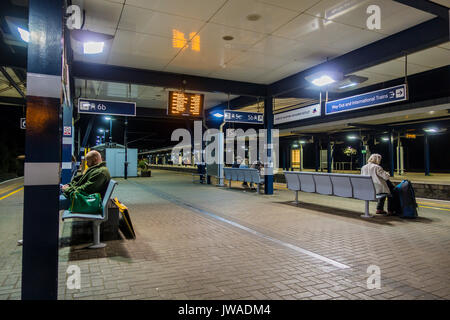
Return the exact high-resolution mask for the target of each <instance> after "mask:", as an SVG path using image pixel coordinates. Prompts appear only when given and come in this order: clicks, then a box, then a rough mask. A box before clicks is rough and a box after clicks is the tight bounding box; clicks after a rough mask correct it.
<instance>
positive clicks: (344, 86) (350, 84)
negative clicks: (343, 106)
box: [339, 82, 357, 89]
mask: <svg viewBox="0 0 450 320" xmlns="http://www.w3.org/2000/svg"><path fill="white" fill-rule="evenodd" d="M356 85H357V83H355V82H352V83H349V84H346V85H343V86H341V87H339V89H345V88H349V87H353V86H356Z"/></svg>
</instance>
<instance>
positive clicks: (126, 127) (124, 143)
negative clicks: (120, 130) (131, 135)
mask: <svg viewBox="0 0 450 320" xmlns="http://www.w3.org/2000/svg"><path fill="white" fill-rule="evenodd" d="M123 140H124V141H123V145H124V146H125V162H124V166H123V170H124V173H123V175H124V178H125V180H126V179H127V178H128V117H125V132H124V137H123Z"/></svg>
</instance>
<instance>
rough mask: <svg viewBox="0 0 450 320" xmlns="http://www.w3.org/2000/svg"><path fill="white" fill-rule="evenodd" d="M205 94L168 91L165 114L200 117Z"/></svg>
mask: <svg viewBox="0 0 450 320" xmlns="http://www.w3.org/2000/svg"><path fill="white" fill-rule="evenodd" d="M204 99H205V95H203V94H197V93H187V92H179V91H169V105H168V106H167V114H168V115H170V116H185V117H201V116H202V115H203V102H204Z"/></svg>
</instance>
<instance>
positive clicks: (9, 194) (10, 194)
mask: <svg viewBox="0 0 450 320" xmlns="http://www.w3.org/2000/svg"><path fill="white" fill-rule="evenodd" d="M22 189H23V187H22V188H20V189H17V190H15V191H13V192H11V193H8V194H7V195H6V196H3V197H1V198H0V200H3V199H5V198H8V197H9V196H12V195H13V194H14V193H17V192H19V191H20V190H22Z"/></svg>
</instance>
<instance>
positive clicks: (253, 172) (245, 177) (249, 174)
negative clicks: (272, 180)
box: [223, 168, 264, 193]
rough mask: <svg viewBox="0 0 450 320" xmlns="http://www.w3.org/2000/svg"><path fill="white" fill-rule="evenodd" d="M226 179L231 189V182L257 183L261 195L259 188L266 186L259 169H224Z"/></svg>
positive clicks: (257, 189)
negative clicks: (262, 185)
mask: <svg viewBox="0 0 450 320" xmlns="http://www.w3.org/2000/svg"><path fill="white" fill-rule="evenodd" d="M223 174H224V177H225V179H227V180H228V187H229V188H231V181H242V182H247V183H255V184H256V191H257V193H259V186H260V185H261V184H264V178H261V175H260V173H259V170H258V169H253V168H223Z"/></svg>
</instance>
